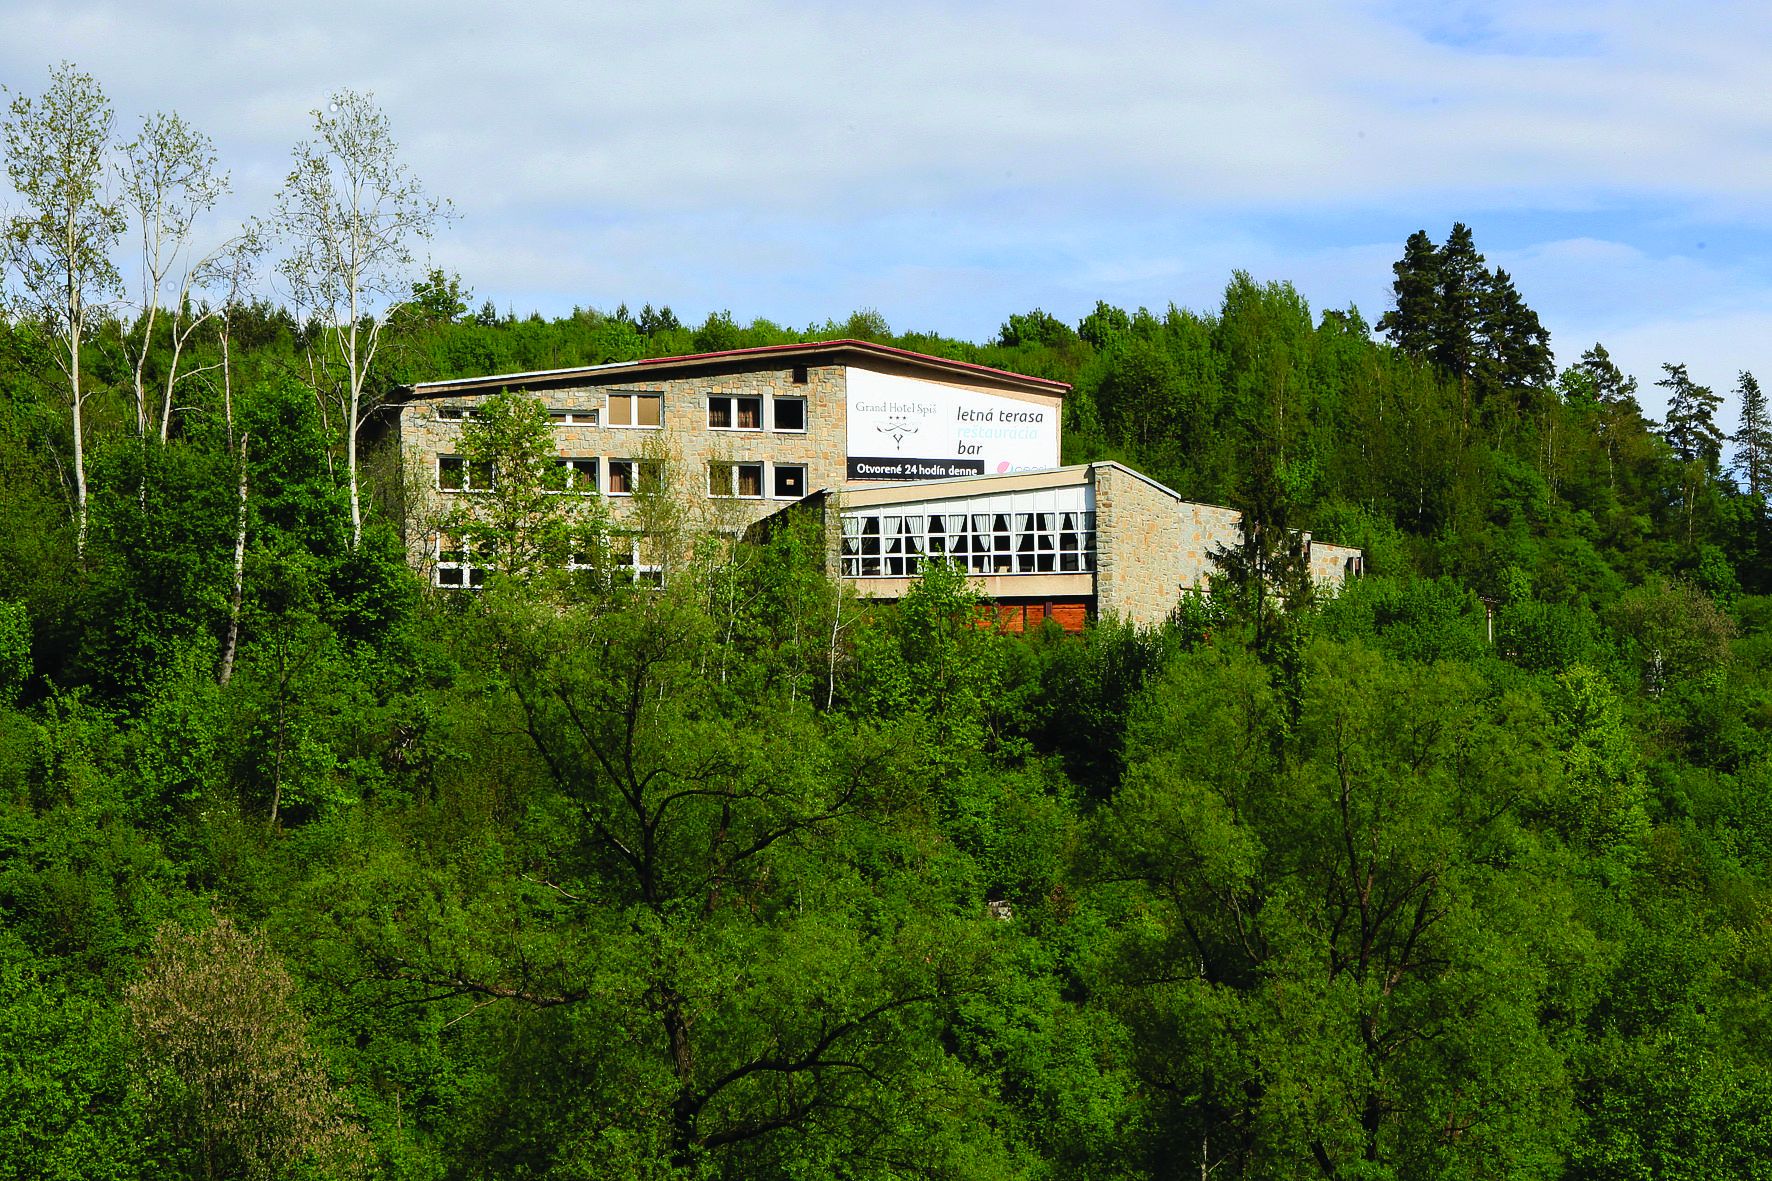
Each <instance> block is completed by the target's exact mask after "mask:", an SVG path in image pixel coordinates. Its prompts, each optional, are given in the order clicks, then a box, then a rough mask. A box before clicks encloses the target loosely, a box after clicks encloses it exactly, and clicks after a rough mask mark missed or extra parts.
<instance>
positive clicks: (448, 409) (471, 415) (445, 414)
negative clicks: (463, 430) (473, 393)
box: [437, 406, 481, 422]
mask: <svg viewBox="0 0 1772 1181" xmlns="http://www.w3.org/2000/svg"><path fill="white" fill-rule="evenodd" d="M437 417H438V419H440V420H441V421H443V422H471V421H475V420H477V419H479V418H480V417H481V414H480V412H479V411H478V410H476V409H474V408H473V407H472V406H439V407H437Z"/></svg>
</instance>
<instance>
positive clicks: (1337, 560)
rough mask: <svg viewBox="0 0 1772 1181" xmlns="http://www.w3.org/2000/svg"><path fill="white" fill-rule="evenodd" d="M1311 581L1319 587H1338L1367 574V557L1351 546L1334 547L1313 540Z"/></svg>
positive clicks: (1361, 551) (1311, 546)
mask: <svg viewBox="0 0 1772 1181" xmlns="http://www.w3.org/2000/svg"><path fill="white" fill-rule="evenodd" d="M1310 561H1311V581H1313V582H1315V583H1316V584H1317V585H1318V586H1330V587H1338V586H1341V585H1342V584H1343V583H1345V582H1346V581H1347V580H1348V579H1350V578H1358V577H1359V576H1360V575H1361V574H1364V573H1365V572H1366V555H1365V552H1364V551H1363V550H1358V549H1355V548H1354V547H1353V546H1351V545H1333V544H1331V543H1329V542H1327V541H1318V540H1317V539H1316V538H1314V537H1313V538H1311V543H1310Z"/></svg>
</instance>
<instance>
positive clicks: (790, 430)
mask: <svg viewBox="0 0 1772 1181" xmlns="http://www.w3.org/2000/svg"><path fill="white" fill-rule="evenodd" d="M784 402H797V403H799V405H800V425H799V426H781V425H780V424H779V423H778V422H777V413H776V408H777V407H778V406H780V405H781V404H782V403H784ZM811 413H812V404H811V403H810V402H808V401H807V400H806V399H805V398H801V397H779V398H771V399H769V429H770V430H772V431H778V432H781V433H783V434H789V435H803V434H805V433H806V429H807V426H808V424H809V423H810V422H811V419H810V418H809V417H808V416H809V415H810V414H811Z"/></svg>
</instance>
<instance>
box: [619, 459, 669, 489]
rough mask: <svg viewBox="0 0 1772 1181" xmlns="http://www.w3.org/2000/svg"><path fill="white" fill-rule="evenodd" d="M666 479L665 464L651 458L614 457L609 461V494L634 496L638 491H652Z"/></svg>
mask: <svg viewBox="0 0 1772 1181" xmlns="http://www.w3.org/2000/svg"><path fill="white" fill-rule="evenodd" d="M663 479H664V465H663V464H661V463H659V462H658V461H657V460H650V459H612V460H610V461H609V495H611V496H632V495H633V494H634V493H635V492H636V491H651V490H652V489H654V488H656V487H657V486H658V484H659V481H661V480H663Z"/></svg>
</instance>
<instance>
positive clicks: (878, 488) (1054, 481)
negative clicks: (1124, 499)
mask: <svg viewBox="0 0 1772 1181" xmlns="http://www.w3.org/2000/svg"><path fill="white" fill-rule="evenodd" d="M1099 468H1113V469H1114V470H1115V471H1119V472H1124V473H1125V474H1126V475H1128V476H1131V477H1132V478H1133V479H1135V480H1140V481H1143V482H1144V483H1146V484H1149V485H1150V486H1151V487H1152V488H1155V489H1156V490H1157V491H1159V492H1161V493H1163V495H1165V496H1168V497H1170V498H1171V499H1173V500H1174V501H1176V502H1177V503H1178V504H1204V502H1203V501H1197V500H1189V499H1188V498H1187V497H1185V496H1183V495H1182V494H1181V493H1179V492H1177V491H1176V490H1175V489H1173V488H1171V487H1169V486H1168V485H1166V484H1161V483H1158V482H1157V481H1156V480H1153V479H1151V478H1150V477H1149V476H1147V475H1145V474H1144V473H1143V472H1141V471H1137V470H1135V469H1133V468H1129V467H1127V466H1126V465H1125V464H1123V463H1118V462H1116V461H1114V460H1111V459H1102V460H1097V461H1095V462H1094V463H1073V464H1067V465H1065V466H1064V467H1048V468H1035V469H1033V470H1031V471H1022V472H1003V473H1000V474H999V473H995V472H992V473H988V474H986V475H982V476H948V477H945V478H943V479H937V480H895V481H880V480H865V481H857V482H854V483H848V484H844V485H843V486H842V488H841V489H839V492H840V493H841V495H842V497H843V502H844V507H846V508H847V507H850V506H854V507H857V508H862V507H866V506H868V505H876V504H895V503H899V502H902V501H910V500H941V499H944V498H947V497H956V496H981V495H982V496H989V495H990V494H991V493H993V492H1024V491H1027V490H1028V489H1031V488H1063V487H1066V486H1068V485H1073V484H1086V483H1088V482H1089V479H1090V475H1091V473H1093V472H1094V471H1095V470H1097V469H1099ZM1205 507H1207V508H1221V507H1223V506H1221V505H1205Z"/></svg>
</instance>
